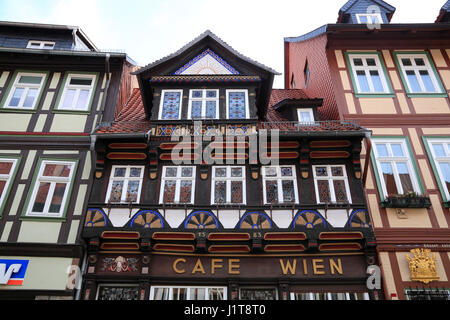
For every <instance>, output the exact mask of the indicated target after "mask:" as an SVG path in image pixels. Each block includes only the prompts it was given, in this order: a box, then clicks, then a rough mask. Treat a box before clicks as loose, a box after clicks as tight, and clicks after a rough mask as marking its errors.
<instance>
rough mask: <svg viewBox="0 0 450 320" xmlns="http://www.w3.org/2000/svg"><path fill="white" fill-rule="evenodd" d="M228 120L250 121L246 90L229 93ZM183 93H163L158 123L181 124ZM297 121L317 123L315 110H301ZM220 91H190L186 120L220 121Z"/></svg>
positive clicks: (229, 90)
mask: <svg viewBox="0 0 450 320" xmlns="http://www.w3.org/2000/svg"><path fill="white" fill-rule="evenodd" d="M225 93H226V112H225V116H226V119H249V118H250V107H249V98H248V90H247V89H227V90H225ZM182 107H183V90H182V89H177V90H162V93H161V100H160V106H159V113H158V120H181V119H182V114H183V112H182ZM297 116H298V121H300V122H307V123H312V122H314V111H313V109H312V108H299V109H298V110H297ZM219 118H220V110H219V89H191V90H189V101H188V105H187V119H189V120H196V119H219Z"/></svg>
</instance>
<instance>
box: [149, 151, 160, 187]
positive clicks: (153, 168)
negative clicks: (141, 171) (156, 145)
mask: <svg viewBox="0 0 450 320" xmlns="http://www.w3.org/2000/svg"><path fill="white" fill-rule="evenodd" d="M148 164H149V166H148V171H149V177H150V179H152V180H155V179H156V178H158V152H157V151H156V150H149V152H148Z"/></svg>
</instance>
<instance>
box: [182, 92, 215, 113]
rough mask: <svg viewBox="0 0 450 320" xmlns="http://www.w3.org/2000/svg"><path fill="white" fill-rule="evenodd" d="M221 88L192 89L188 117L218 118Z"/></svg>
mask: <svg viewBox="0 0 450 320" xmlns="http://www.w3.org/2000/svg"><path fill="white" fill-rule="evenodd" d="M218 118H219V90H190V92H189V106H188V119H218Z"/></svg>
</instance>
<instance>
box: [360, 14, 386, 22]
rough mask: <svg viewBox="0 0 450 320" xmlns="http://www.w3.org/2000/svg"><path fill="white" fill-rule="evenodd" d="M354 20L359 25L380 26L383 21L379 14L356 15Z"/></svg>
mask: <svg viewBox="0 0 450 320" xmlns="http://www.w3.org/2000/svg"><path fill="white" fill-rule="evenodd" d="M356 19H357V21H358V23H360V24H381V23H383V19H382V18H381V14H379V13H364V14H362V13H358V14H356Z"/></svg>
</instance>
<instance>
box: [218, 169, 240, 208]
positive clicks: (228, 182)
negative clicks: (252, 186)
mask: <svg viewBox="0 0 450 320" xmlns="http://www.w3.org/2000/svg"><path fill="white" fill-rule="evenodd" d="M232 168H240V169H242V177H232V176H231V170H232ZM216 169H226V170H227V174H226V176H225V177H216ZM211 177H212V178H211V204H214V205H239V204H246V203H247V196H246V194H247V187H246V175H245V167H244V166H213V167H212V173H211ZM216 181H225V182H226V185H227V191H226V198H227V199H226V202H225V203H216V202H215V192H216V184H215V182H216ZM232 181H241V182H242V185H243V188H242V193H243V195H242V201H243V202H242V203H232V202H231V182H232Z"/></svg>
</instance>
